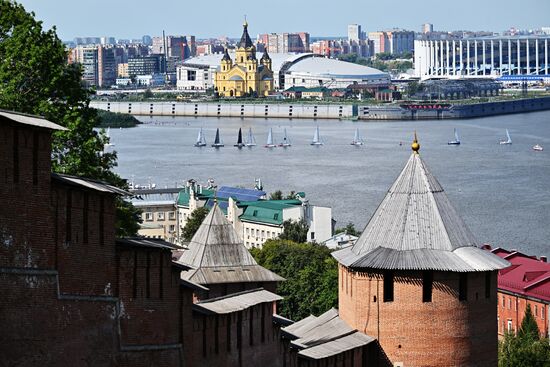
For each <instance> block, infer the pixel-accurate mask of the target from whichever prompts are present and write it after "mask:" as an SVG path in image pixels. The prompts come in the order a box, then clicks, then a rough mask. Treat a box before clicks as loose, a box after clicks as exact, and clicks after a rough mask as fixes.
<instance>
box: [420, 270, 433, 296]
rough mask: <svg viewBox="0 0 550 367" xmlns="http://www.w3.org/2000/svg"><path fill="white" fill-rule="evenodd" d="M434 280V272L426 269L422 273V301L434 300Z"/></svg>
mask: <svg viewBox="0 0 550 367" xmlns="http://www.w3.org/2000/svg"><path fill="white" fill-rule="evenodd" d="M433 281H434V273H433V272H432V271H425V272H424V273H422V302H431V301H432V286H433Z"/></svg>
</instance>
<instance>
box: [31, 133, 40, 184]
mask: <svg viewBox="0 0 550 367" xmlns="http://www.w3.org/2000/svg"><path fill="white" fill-rule="evenodd" d="M38 139H39V135H38V132H37V131H35V132H34V134H33V139H32V184H33V185H38V143H39V140H38Z"/></svg>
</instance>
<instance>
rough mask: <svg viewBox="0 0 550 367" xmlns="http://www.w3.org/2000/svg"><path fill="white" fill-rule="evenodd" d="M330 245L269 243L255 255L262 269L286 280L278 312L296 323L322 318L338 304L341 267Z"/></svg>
mask: <svg viewBox="0 0 550 367" xmlns="http://www.w3.org/2000/svg"><path fill="white" fill-rule="evenodd" d="M330 252H331V250H330V249H328V248H327V247H326V246H322V245H317V244H313V243H296V242H292V241H288V240H278V239H276V240H273V239H270V240H267V241H266V242H265V243H264V245H263V247H262V249H259V248H253V249H251V253H252V255H253V256H254V258H255V259H256V261H257V262H258V264H260V265H261V266H263V267H265V268H267V269H269V270H271V271H273V272H275V273H277V274H279V275H280V276H282V277H284V278H285V279H286V281H284V282H282V283H280V284H279V288H278V289H277V293H278V294H280V295H281V296H283V297H284V299H283V301H281V304H280V307H279V308H278V310H277V312H278V313H280V314H281V315H282V316H284V317H288V318H290V319H292V320H296V321H297V320H301V319H303V318H304V317H307V316H309V315H310V314H314V315H319V314H321V313H323V312H325V311H327V310H329V309H330V308H331V307H337V305H338V264H337V262H336V260H334V258H332V256H331V255H330Z"/></svg>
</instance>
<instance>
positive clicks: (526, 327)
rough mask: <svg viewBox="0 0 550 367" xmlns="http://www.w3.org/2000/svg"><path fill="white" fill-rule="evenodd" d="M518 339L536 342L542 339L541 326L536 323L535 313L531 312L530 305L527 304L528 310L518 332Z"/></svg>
mask: <svg viewBox="0 0 550 367" xmlns="http://www.w3.org/2000/svg"><path fill="white" fill-rule="evenodd" d="M518 337H520V338H523V339H531V340H536V339H538V338H540V330H539V326H538V325H537V322H536V321H535V317H534V316H533V312H532V311H531V305H530V304H527V308H526V309H525V315H524V316H523V320H522V321H521V326H520V327H519V330H518Z"/></svg>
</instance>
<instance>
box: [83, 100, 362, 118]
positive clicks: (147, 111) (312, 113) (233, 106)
mask: <svg viewBox="0 0 550 367" xmlns="http://www.w3.org/2000/svg"><path fill="white" fill-rule="evenodd" d="M90 105H91V106H92V107H94V108H97V109H100V110H106V111H111V112H118V113H129V114H131V115H136V116H185V117H265V118H312V119H316V118H317V119H342V118H343V119H345V118H351V117H352V116H354V115H357V111H358V108H357V106H354V105H350V104H348V105H346V104H342V105H337V104H330V105H328V104H318V105H317V104H300V103H296V104H292V103H284V104H274V103H265V104H257V103H248V104H247V103H243V104H239V103H204V102H198V103H189V102H108V101H93V102H91V103H90Z"/></svg>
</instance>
